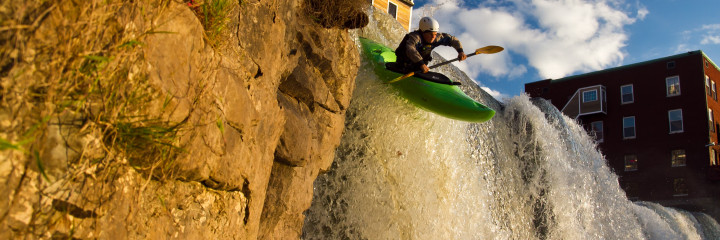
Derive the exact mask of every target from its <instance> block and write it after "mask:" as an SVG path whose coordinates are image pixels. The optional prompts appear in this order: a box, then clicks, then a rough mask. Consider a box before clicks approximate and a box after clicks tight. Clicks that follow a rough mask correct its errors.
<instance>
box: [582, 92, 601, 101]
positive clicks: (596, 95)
mask: <svg viewBox="0 0 720 240" xmlns="http://www.w3.org/2000/svg"><path fill="white" fill-rule="evenodd" d="M597 91H598V90H597V89H593V90H587V91H583V92H582V98H583V101H582V102H583V103H586V102H594V101H597V100H598V99H599V96H598V92H597ZM590 92H593V93H594V94H595V99H593V100H587V99H586V97H585V93H590Z"/></svg>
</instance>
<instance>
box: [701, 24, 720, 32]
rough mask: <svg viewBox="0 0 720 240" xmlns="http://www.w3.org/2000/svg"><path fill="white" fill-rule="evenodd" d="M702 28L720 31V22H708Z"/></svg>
mask: <svg viewBox="0 0 720 240" xmlns="http://www.w3.org/2000/svg"><path fill="white" fill-rule="evenodd" d="M702 30H718V31H720V24H706V25H703V26H702Z"/></svg>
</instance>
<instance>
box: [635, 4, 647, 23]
mask: <svg viewBox="0 0 720 240" xmlns="http://www.w3.org/2000/svg"><path fill="white" fill-rule="evenodd" d="M648 14H650V10H648V9H647V7H645V6H643V5H641V4H640V3H638V10H637V18H638V19H640V20H643V19H645V17H646V16H647V15H648Z"/></svg>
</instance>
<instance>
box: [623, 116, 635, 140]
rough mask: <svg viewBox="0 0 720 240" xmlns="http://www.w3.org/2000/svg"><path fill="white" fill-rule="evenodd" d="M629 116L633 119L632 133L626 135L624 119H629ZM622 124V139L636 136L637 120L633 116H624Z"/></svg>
mask: <svg viewBox="0 0 720 240" xmlns="http://www.w3.org/2000/svg"><path fill="white" fill-rule="evenodd" d="M629 118H631V119H632V120H633V126H632V128H633V135H632V136H629V137H628V136H625V128H628V127H627V126H625V119H629ZM622 125H623V129H622V130H623V139H635V138H637V121H636V120H635V116H629V117H624V118H623V123H622Z"/></svg>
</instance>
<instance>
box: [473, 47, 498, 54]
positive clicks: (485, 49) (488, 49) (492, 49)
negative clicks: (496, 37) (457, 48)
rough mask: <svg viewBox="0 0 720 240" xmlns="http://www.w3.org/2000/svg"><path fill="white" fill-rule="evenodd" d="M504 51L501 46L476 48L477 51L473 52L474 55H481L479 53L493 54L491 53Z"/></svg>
mask: <svg viewBox="0 0 720 240" xmlns="http://www.w3.org/2000/svg"><path fill="white" fill-rule="evenodd" d="M504 49H505V48H503V47H501V46H493V45H490V46H486V47H482V48H478V49H477V50H475V54H481V53H485V54H493V53H498V52H502V50H504Z"/></svg>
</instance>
